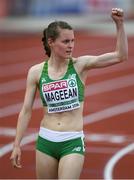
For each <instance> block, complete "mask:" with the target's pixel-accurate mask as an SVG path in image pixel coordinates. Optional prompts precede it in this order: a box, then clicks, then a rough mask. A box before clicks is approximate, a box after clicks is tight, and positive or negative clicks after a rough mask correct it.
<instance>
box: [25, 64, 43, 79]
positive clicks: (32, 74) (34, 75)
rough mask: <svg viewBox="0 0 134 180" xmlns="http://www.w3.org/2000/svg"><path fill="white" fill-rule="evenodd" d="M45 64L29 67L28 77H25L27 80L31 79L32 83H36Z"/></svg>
mask: <svg viewBox="0 0 134 180" xmlns="http://www.w3.org/2000/svg"><path fill="white" fill-rule="evenodd" d="M44 63H45V62H42V63H39V64H35V65H33V66H31V67H30V68H29V70H28V75H27V77H28V78H29V79H32V80H34V81H38V79H39V77H40V74H41V72H42V69H43V66H44Z"/></svg>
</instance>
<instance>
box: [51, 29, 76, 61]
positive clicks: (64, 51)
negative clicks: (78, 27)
mask: <svg viewBox="0 0 134 180" xmlns="http://www.w3.org/2000/svg"><path fill="white" fill-rule="evenodd" d="M51 47H52V52H53V53H54V55H55V56H57V57H59V58H64V59H67V58H69V57H71V56H72V52H73V48H74V32H73V30H68V29H60V35H59V37H58V38H57V39H56V40H55V41H54V42H53V43H52V46H51Z"/></svg>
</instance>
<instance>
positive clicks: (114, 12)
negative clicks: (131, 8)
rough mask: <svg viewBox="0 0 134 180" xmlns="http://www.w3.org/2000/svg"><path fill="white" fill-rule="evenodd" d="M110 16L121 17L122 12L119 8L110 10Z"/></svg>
mask: <svg viewBox="0 0 134 180" xmlns="http://www.w3.org/2000/svg"><path fill="white" fill-rule="evenodd" d="M112 14H114V15H117V16H123V14H124V12H123V9H121V8H112Z"/></svg>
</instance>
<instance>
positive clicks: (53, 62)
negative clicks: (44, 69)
mask: <svg viewBox="0 0 134 180" xmlns="http://www.w3.org/2000/svg"><path fill="white" fill-rule="evenodd" d="M68 61H69V58H68V59H60V58H56V57H53V56H51V57H50V58H49V65H50V66H51V67H53V68H55V69H60V68H63V67H65V66H66V65H67V64H68Z"/></svg>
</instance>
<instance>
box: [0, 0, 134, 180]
mask: <svg viewBox="0 0 134 180" xmlns="http://www.w3.org/2000/svg"><path fill="white" fill-rule="evenodd" d="M113 7H120V8H123V10H124V12H125V29H126V32H127V35H128V40H129V61H127V62H125V63H122V64H121V65H120V64H119V65H116V66H114V67H109V68H107V69H105V71H104V70H100V69H99V70H97V71H92V72H90V75H89V78H88V82H87V84H90V88H91V89H90V90H91V92H90V93H91V94H90V93H89V94H88V95H87V97H86V102H85V109H84V117H85V119H86V120H87V121H88V122H87V123H86V122H85V123H86V124H85V131H86V132H88V133H90V134H87V135H88V136H87V139H88V140H87V154H86V161H85V166H84V170H83V173H82V176H81V177H82V178H88V179H90V178H91V179H100V178H102V179H103V178H104V168H105V166H106V164H107V162H109V159H112V158H113V155H114V154H116V153H117V152H118V151H119V150H120V149H121V148H124V147H125V146H127V145H128V144H130V143H132V142H134V131H133V127H134V125H133V124H134V123H133V122H134V121H133V119H134V118H133V117H134V111H133V110H134V101H133V99H134V93H133V92H134V80H133V77H134V76H133V72H134V61H133V59H134V50H133V49H134V0H0V95H1V97H0V107H1V109H0V118H1V119H0V120H1V121H0V158H1V160H0V163H1V164H0V179H21V178H25V179H28V178H29V179H32V178H33V179H35V159H34V157H35V156H34V148H35V146H34V142H35V139H36V137H35V135H36V133H37V132H38V129H37V128H38V127H39V121H40V119H41V117H42V111H41V109H40V107H41V106H40V101H38V100H39V99H38V98H36V101H35V108H34V112H33V117H32V122H31V124H30V129H29V131H28V134H26V135H34V136H33V139H32V140H31V141H30V142H31V143H25V146H24V147H23V150H24V151H25V153H24V154H23V159H25V160H23V162H22V163H23V164H24V165H23V168H22V169H20V170H19V171H16V169H13V168H12V166H11V163H10V161H9V157H10V153H11V150H12V145H13V140H14V136H15V129H16V122H17V117H18V113H19V111H20V109H21V106H22V102H23V97H24V93H25V90H24V89H25V81H26V74H27V71H28V69H29V67H31V65H34V64H36V63H39V61H40V60H42V59H44V56H45V55H44V50H43V47H42V43H41V37H42V31H43V29H44V28H45V27H46V26H47V25H48V24H49V23H50V22H52V21H54V20H64V21H67V22H68V23H69V24H70V25H71V26H72V27H74V29H76V30H77V31H76V36H77V38H76V39H78V41H79V42H80V43H76V51H74V55H75V56H78V55H81V54H87V53H89V51H90V53H92V54H99V53H103V52H106V51H108V52H109V51H111V50H112V49H113V48H114V45H115V43H114V40H115V33H116V32H115V26H114V25H113V22H112V19H111V18H110V13H111V9H112V8H113ZM76 41H77V40H76ZM111 80H112V81H111ZM110 83H112V84H111V86H110V88H109V84H110ZM105 86H106V89H105ZM111 87H112V90H111ZM90 90H89V91H90ZM99 91H100V92H99ZM37 97H38V95H37ZM89 98H90V99H89ZM90 104H92V105H90ZM117 106H118V109H117ZM89 107H90V108H89ZM109 109H110V110H109ZM107 110H109V111H111V112H112V113H113V115H111V116H110V113H109V111H107ZM112 110H114V111H112ZM104 112H106V113H105V114H106V117H104V116H103V113H104ZM99 113H100V114H99ZM107 115H108V116H107ZM98 116H99V117H100V120H107V121H104V122H101V121H100V123H99V122H98V123H95V124H94V123H92V121H91V123H90V120H91V119H92V118H93V119H94V120H96V119H95V117H97V118H98ZM133 146H134V144H133ZM133 155H134V152H133V153H131V154H127V156H126V157H125V159H123V161H121V162H120V163H119V162H118V160H117V162H118V163H117V162H116V164H117V166H116V168H114V167H115V165H114V166H113V169H114V172H113V176H114V177H116V178H117V179H120V178H123V179H124V178H126V179H132V178H133V179H134V171H133V170H134V169H133V167H134V156H133ZM3 165H5V166H3ZM113 169H112V170H113ZM104 179H105V180H107V178H104ZM111 179H112V178H111Z"/></svg>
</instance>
